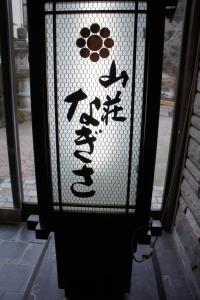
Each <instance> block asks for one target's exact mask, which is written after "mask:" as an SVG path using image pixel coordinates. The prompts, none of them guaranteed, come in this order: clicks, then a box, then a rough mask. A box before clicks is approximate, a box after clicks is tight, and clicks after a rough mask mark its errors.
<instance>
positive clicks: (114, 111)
mask: <svg viewBox="0 0 200 300" xmlns="http://www.w3.org/2000/svg"><path fill="white" fill-rule="evenodd" d="M120 80H121V82H122V86H123V88H125V87H126V84H127V82H128V80H129V77H128V75H127V73H126V71H122V72H121V75H120V76H117V74H116V64H115V61H113V62H112V64H111V67H110V73H109V75H103V76H101V77H100V78H99V83H100V84H101V85H102V86H103V87H105V88H107V87H109V86H110V85H112V84H115V83H116V82H117V81H120ZM85 99H87V95H86V94H85V93H84V92H83V90H82V89H79V90H78V91H76V92H74V93H72V94H71V95H69V96H67V97H66V98H65V100H64V101H65V102H66V103H67V104H70V107H69V110H68V113H67V119H68V121H69V122H71V120H72V118H73V116H74V114H75V113H76V110H77V107H78V105H79V103H80V102H81V101H84V100H85ZM120 102H121V91H117V92H116V96H115V97H114V98H111V97H110V96H109V95H107V97H106V101H105V102H103V114H102V115H101V118H100V120H101V121H99V120H97V119H96V118H95V117H94V110H96V111H99V110H100V108H101V100H100V99H99V98H97V97H95V99H94V100H93V101H92V102H90V107H89V114H88V113H86V112H83V113H82V114H81V116H80V119H79V123H80V124H82V127H81V128H80V129H77V130H75V134H76V138H75V140H74V142H75V144H76V146H79V147H81V146H82V147H83V146H87V148H88V151H85V150H80V149H79V150H75V152H74V156H75V157H76V158H77V159H79V160H80V161H81V162H82V163H83V166H82V168H81V169H79V170H73V171H72V172H73V173H74V174H75V175H76V176H78V177H82V180H83V181H77V182H75V183H73V184H72V186H71V191H72V193H73V195H74V196H76V197H80V198H88V197H93V196H94V195H95V191H94V190H93V189H92V188H91V189H90V190H89V191H88V187H91V186H92V184H93V180H92V174H94V170H93V168H92V167H88V166H87V165H88V164H91V163H92V158H91V155H92V154H93V152H94V145H95V142H96V140H97V138H96V137H95V136H94V135H93V132H92V130H91V127H94V130H95V133H96V132H97V128H98V126H99V124H100V122H103V123H105V125H106V126H107V125H108V122H110V121H109V120H110V119H111V120H113V121H115V122H124V121H125V120H126V117H124V116H123V114H122V111H123V107H122V106H120ZM95 128H96V129H95ZM99 132H100V133H101V132H102V131H101V130H99ZM84 149H85V148H84ZM84 186H85V187H87V188H86V190H85V191H84Z"/></svg>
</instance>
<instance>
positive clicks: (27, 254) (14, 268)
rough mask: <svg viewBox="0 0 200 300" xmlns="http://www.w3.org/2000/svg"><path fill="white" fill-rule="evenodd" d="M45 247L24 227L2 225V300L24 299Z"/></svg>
mask: <svg viewBox="0 0 200 300" xmlns="http://www.w3.org/2000/svg"><path fill="white" fill-rule="evenodd" d="M45 245H46V241H43V240H37V239H36V238H35V233H34V232H33V231H29V230H27V228H26V225H25V224H19V225H1V224H0V300H22V299H25V298H24V294H25V293H26V291H27V288H28V286H29V284H30V281H31V279H32V277H33V276H34V272H35V269H36V265H37V264H38V262H39V258H40V257H41V255H42V252H43V251H44V250H45V247H46V246H45ZM41 300H42V298H41Z"/></svg>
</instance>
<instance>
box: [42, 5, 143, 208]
mask: <svg viewBox="0 0 200 300" xmlns="http://www.w3.org/2000/svg"><path fill="white" fill-rule="evenodd" d="M45 7H46V16H45V20H46V49H47V61H46V63H47V84H48V103H49V135H50V147H51V166H52V182H53V196H54V204H55V207H54V208H55V209H62V210H69V211H71V210H75V211H76V210H78V211H91V212H117V213H124V212H126V211H127V209H129V210H130V211H133V210H134V205H135V198H136V189H137V168H138V163H139V152H140V136H141V116H142V103H143V77H144V56H145V35H144V32H145V28H146V5H145V4H144V3H142V4H139V6H138V5H137V4H136V3H135V2H134V1H133V2H128V3H127V2H123V1H120V2H112V3H111V2H109V1H104V2H98V4H97V3H96V2H93V3H91V2H82V3H80V2H78V1H73V3H70V2H69V3H64V2H63V3H62V2H59V3H57V4H56V5H54V6H53V4H52V3H47V4H46V6H45ZM136 9H138V11H137V12H136ZM53 13H54V15H53Z"/></svg>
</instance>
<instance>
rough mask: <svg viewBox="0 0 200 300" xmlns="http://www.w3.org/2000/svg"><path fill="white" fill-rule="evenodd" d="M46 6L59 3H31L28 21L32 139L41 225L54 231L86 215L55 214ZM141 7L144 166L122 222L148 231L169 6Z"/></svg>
mask: <svg viewBox="0 0 200 300" xmlns="http://www.w3.org/2000/svg"><path fill="white" fill-rule="evenodd" d="M46 2H52V3H53V7H54V8H55V4H56V2H59V1H56V0H54V1H53V0H51V1H44V0H38V1H34V0H28V20H29V45H30V48H29V49H30V75H31V99H32V101H31V102H32V122H33V138H34V152H35V168H36V182H37V191H38V203H39V209H40V218H41V222H42V223H43V224H44V225H45V226H46V227H48V228H50V229H51V230H52V229H53V228H54V227H55V226H56V225H55V224H58V223H62V222H64V220H65V218H66V214H68V216H69V217H71V216H76V217H78V216H80V215H82V214H81V213H75V212H74V213H73V212H62V211H53V196H52V178H51V164H50V161H51V159H50V141H49V127H48V104H47V78H46V49H45V47H46V46H45V11H44V5H45V3H46ZM63 2H68V1H63ZM139 2H147V29H146V49H145V71H144V93H143V108H142V129H141V130H142V131H141V145H140V163H139V169H138V184H137V199H136V213H134V214H132V213H130V212H129V208H133V207H131V206H129V201H128V199H129V197H128V196H129V193H130V190H128V192H127V203H126V213H125V214H124V215H122V218H125V217H127V216H129V217H128V218H131V220H132V222H133V223H134V224H137V226H139V227H141V228H143V229H146V227H148V220H149V214H150V207H151V196H152V187H153V178H154V167H155V156H156V145H157V134H158V120H159V109H160V90H161V74H162V57H163V39H164V20H165V4H164V1H162V0H157V1H156V0H154V1H152V0H149V1H135V3H136V7H137V5H138V3H139ZM95 12H96V11H95ZM109 12H111V11H109ZM118 12H120V11H118ZM124 12H126V11H124V10H123V13H124ZM46 13H48V12H46ZM59 13H60V12H59ZM61 13H62V12H61ZM74 13H75V12H74ZM87 13H88V11H87ZM134 13H135V14H137V13H138V12H137V11H135V12H134ZM53 16H54V17H53V22H54V35H56V32H55V21H56V19H55V16H56V12H55V10H54V14H53ZM135 19H136V21H135V29H134V30H135V35H136V31H137V18H135ZM135 52H136V51H135ZM133 62H134V65H135V64H136V53H134V58H133ZM54 63H55V64H56V57H55V52H54ZM55 70H56V68H55ZM134 72H135V68H133V76H135V74H134ZM55 75H56V74H55ZM133 84H134V80H133ZM132 109H133V108H132ZM132 116H133V114H132ZM57 130H58V129H57ZM132 137H133V132H132V129H131V132H130V139H132ZM57 147H58V145H57ZM57 150H58V149H57ZM129 151H130V153H129V160H131V153H132V143H130V150H129ZM129 166H131V161H129ZM130 176H131V167H129V172H128V182H129V183H128V186H129V187H130ZM58 181H59V172H58ZM129 189H130V188H129ZM59 194H60V192H59ZM111 207H112V206H111ZM115 208H116V206H115ZM84 215H88V216H90V217H91V218H92V216H91V215H92V214H91V213H88V214H87V213H84ZM101 215H102V217H104V214H101ZM106 215H108V214H106ZM99 217H100V216H99ZM118 217H119V216H118ZM81 218H82V216H81Z"/></svg>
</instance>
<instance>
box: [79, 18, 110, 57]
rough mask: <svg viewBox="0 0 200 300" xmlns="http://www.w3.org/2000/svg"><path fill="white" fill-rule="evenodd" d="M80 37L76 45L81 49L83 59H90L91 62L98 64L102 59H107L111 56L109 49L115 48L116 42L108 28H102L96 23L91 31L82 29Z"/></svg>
mask: <svg viewBox="0 0 200 300" xmlns="http://www.w3.org/2000/svg"><path fill="white" fill-rule="evenodd" d="M80 35H81V37H80V38H78V39H77V40H76V45H77V47H79V48H81V50H80V55H81V57H83V58H88V57H89V58H90V60H91V61H93V62H97V61H98V60H99V58H100V57H102V58H107V57H108V56H109V55H110V50H109V49H111V48H112V47H113V46H114V41H113V39H112V38H111V37H110V30H109V29H108V28H107V27H102V28H100V26H99V24H97V23H94V24H92V25H91V26H90V29H89V28H87V27H84V28H82V29H81V31H80Z"/></svg>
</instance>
